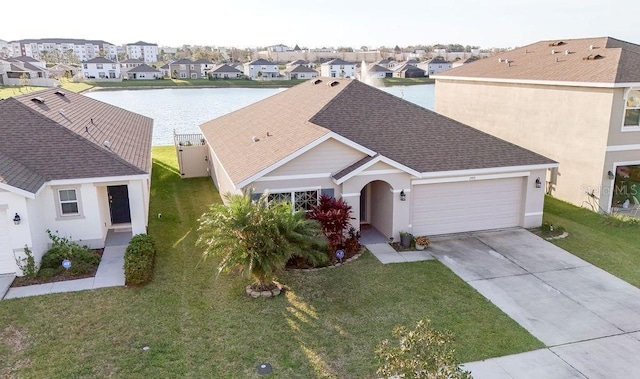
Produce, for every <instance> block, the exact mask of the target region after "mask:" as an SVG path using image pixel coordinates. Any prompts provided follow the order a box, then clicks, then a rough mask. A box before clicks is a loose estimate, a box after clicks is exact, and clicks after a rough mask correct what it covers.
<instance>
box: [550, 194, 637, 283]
mask: <svg viewBox="0 0 640 379" xmlns="http://www.w3.org/2000/svg"><path fill="white" fill-rule="evenodd" d="M544 219H545V221H546V222H549V223H551V224H553V225H555V226H560V227H563V228H564V229H565V230H566V231H567V232H568V233H569V237H567V238H565V239H558V240H553V241H552V242H553V243H554V244H556V245H558V246H560V247H561V248H563V249H565V250H567V251H569V252H571V253H572V254H574V255H577V256H578V257H580V258H582V259H584V260H586V261H588V262H590V263H592V264H594V265H596V266H598V267H600V268H602V269H604V270H606V271H608V272H609V273H611V274H613V275H615V276H617V277H619V278H620V279H623V280H625V281H627V282H629V283H631V284H633V285H634V286H636V287H640V275H638V270H639V268H640V250H639V247H640V224H639V223H638V221H635V222H634V221H621V220H620V219H616V218H614V217H611V216H607V215H601V214H598V213H595V212H592V211H589V210H587V209H585V208H579V207H576V206H574V205H571V204H569V203H566V202H563V201H561V200H558V199H554V198H552V197H549V196H547V197H546V199H545V205H544Z"/></svg>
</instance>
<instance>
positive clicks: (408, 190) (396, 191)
mask: <svg viewBox="0 0 640 379" xmlns="http://www.w3.org/2000/svg"><path fill="white" fill-rule="evenodd" d="M389 191H391V193H400V192H402V191H404V192H405V193H407V192H411V190H410V189H393V188H391V189H389Z"/></svg>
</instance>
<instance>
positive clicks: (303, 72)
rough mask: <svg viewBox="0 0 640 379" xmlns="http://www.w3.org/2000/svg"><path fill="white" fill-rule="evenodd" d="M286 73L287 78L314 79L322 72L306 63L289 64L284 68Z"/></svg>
mask: <svg viewBox="0 0 640 379" xmlns="http://www.w3.org/2000/svg"><path fill="white" fill-rule="evenodd" d="M284 75H285V76H286V77H287V79H313V78H317V77H318V76H319V75H320V73H318V71H316V70H314V69H312V68H309V67H308V66H306V65H302V64H301V65H297V66H289V67H287V68H286V69H285V70H284Z"/></svg>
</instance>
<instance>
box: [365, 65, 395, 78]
mask: <svg viewBox="0 0 640 379" xmlns="http://www.w3.org/2000/svg"><path fill="white" fill-rule="evenodd" d="M362 67H363V70H362V71H361V72H360V76H361V77H362V78H361V79H362V80H366V79H384V78H390V77H392V76H393V71H391V69H389V68H387V67H383V66H380V65H377V64H372V65H367V64H365V65H363V66H362Z"/></svg>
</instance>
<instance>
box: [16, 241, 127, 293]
mask: <svg viewBox="0 0 640 379" xmlns="http://www.w3.org/2000/svg"><path fill="white" fill-rule="evenodd" d="M131 237H132V235H131V231H129V230H126V231H117V232H116V231H113V230H109V233H108V234H107V240H106V241H105V248H104V252H103V253H102V259H101V260H100V265H99V266H98V271H97V272H96V276H95V277H93V278H85V279H76V280H66V281H62V282H54V283H45V284H36V285H33V286H24V287H14V288H9V291H8V292H7V293H6V294H5V295H4V299H13V298H18V297H28V296H37V295H46V294H50V293H59V292H74V291H84V290H90V289H95V288H104V287H119V286H124V252H125V250H126V248H127V245H128V244H129V241H130V240H131Z"/></svg>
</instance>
